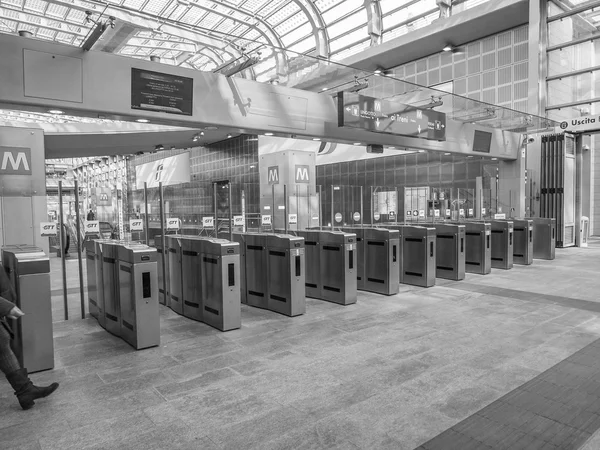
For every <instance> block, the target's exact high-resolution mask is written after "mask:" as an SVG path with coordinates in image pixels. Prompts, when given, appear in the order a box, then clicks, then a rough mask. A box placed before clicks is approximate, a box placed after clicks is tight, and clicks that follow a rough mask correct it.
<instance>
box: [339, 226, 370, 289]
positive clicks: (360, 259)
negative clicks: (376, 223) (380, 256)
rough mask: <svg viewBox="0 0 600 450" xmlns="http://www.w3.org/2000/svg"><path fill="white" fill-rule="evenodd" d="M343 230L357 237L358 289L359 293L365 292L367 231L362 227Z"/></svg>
mask: <svg viewBox="0 0 600 450" xmlns="http://www.w3.org/2000/svg"><path fill="white" fill-rule="evenodd" d="M341 230H342V231H343V232H345V233H354V234H355V235H356V288H357V289H358V290H359V291H364V290H365V280H366V277H365V241H364V239H365V229H364V228H362V227H344V228H341Z"/></svg>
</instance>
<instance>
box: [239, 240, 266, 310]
mask: <svg viewBox="0 0 600 450" xmlns="http://www.w3.org/2000/svg"><path fill="white" fill-rule="evenodd" d="M269 236H270V235H269V234H258V233H256V234H254V233H246V234H244V241H245V253H246V254H245V259H246V267H245V273H246V301H247V303H248V305H250V306H256V307H257V308H265V309H267V308H268V307H269V304H268V301H267V299H268V292H267V291H268V268H267V260H268V258H267V238H268V237H269Z"/></svg>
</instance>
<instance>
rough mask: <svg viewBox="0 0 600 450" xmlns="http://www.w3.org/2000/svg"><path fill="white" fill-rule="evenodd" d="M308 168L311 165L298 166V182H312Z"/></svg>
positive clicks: (296, 172)
mask: <svg viewBox="0 0 600 450" xmlns="http://www.w3.org/2000/svg"><path fill="white" fill-rule="evenodd" d="M308 169H309V166H296V170H295V171H294V173H295V177H296V178H295V179H296V183H310V179H309V176H308V174H309V171H308Z"/></svg>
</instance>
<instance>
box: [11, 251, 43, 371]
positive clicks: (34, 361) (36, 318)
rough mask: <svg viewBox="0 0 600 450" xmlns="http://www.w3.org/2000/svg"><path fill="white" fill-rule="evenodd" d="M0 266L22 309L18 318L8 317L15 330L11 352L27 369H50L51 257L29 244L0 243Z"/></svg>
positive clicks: (16, 301)
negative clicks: (0, 256) (22, 313)
mask: <svg viewBox="0 0 600 450" xmlns="http://www.w3.org/2000/svg"><path fill="white" fill-rule="evenodd" d="M2 266H3V267H2V268H0V270H5V271H6V274H7V275H8V278H9V280H10V282H11V284H12V285H13V287H14V289H15V294H16V297H15V299H14V300H15V304H16V306H18V307H19V308H20V309H21V310H22V311H23V312H24V313H25V315H24V316H23V317H21V318H20V319H18V320H12V319H7V320H8V321H9V323H10V326H11V328H12V330H13V332H14V334H15V337H14V339H13V340H12V341H11V347H12V349H13V352H14V353H15V355H16V356H17V359H18V360H19V364H21V367H25V368H26V369H27V370H28V371H29V372H39V371H40V370H48V369H52V368H54V340H53V336H52V302H51V299H50V260H49V259H48V256H47V255H46V254H45V253H44V252H43V251H42V249H40V248H37V247H34V246H32V245H7V246H5V247H2ZM0 326H2V325H0Z"/></svg>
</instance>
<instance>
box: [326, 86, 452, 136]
mask: <svg viewBox="0 0 600 450" xmlns="http://www.w3.org/2000/svg"><path fill="white" fill-rule="evenodd" d="M338 126H340V127H351V128H360V129H363V130H367V131H374V132H377V133H388V134H394V135H401V136H410V137H418V138H422V139H431V140H436V141H445V140H446V115H445V114H444V113H441V112H438V111H434V110H433V109H421V108H417V107H414V106H410V105H405V104H403V103H399V102H397V101H394V100H389V99H378V98H375V97H368V96H365V95H360V94H357V93H353V92H343V91H341V92H338Z"/></svg>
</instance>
